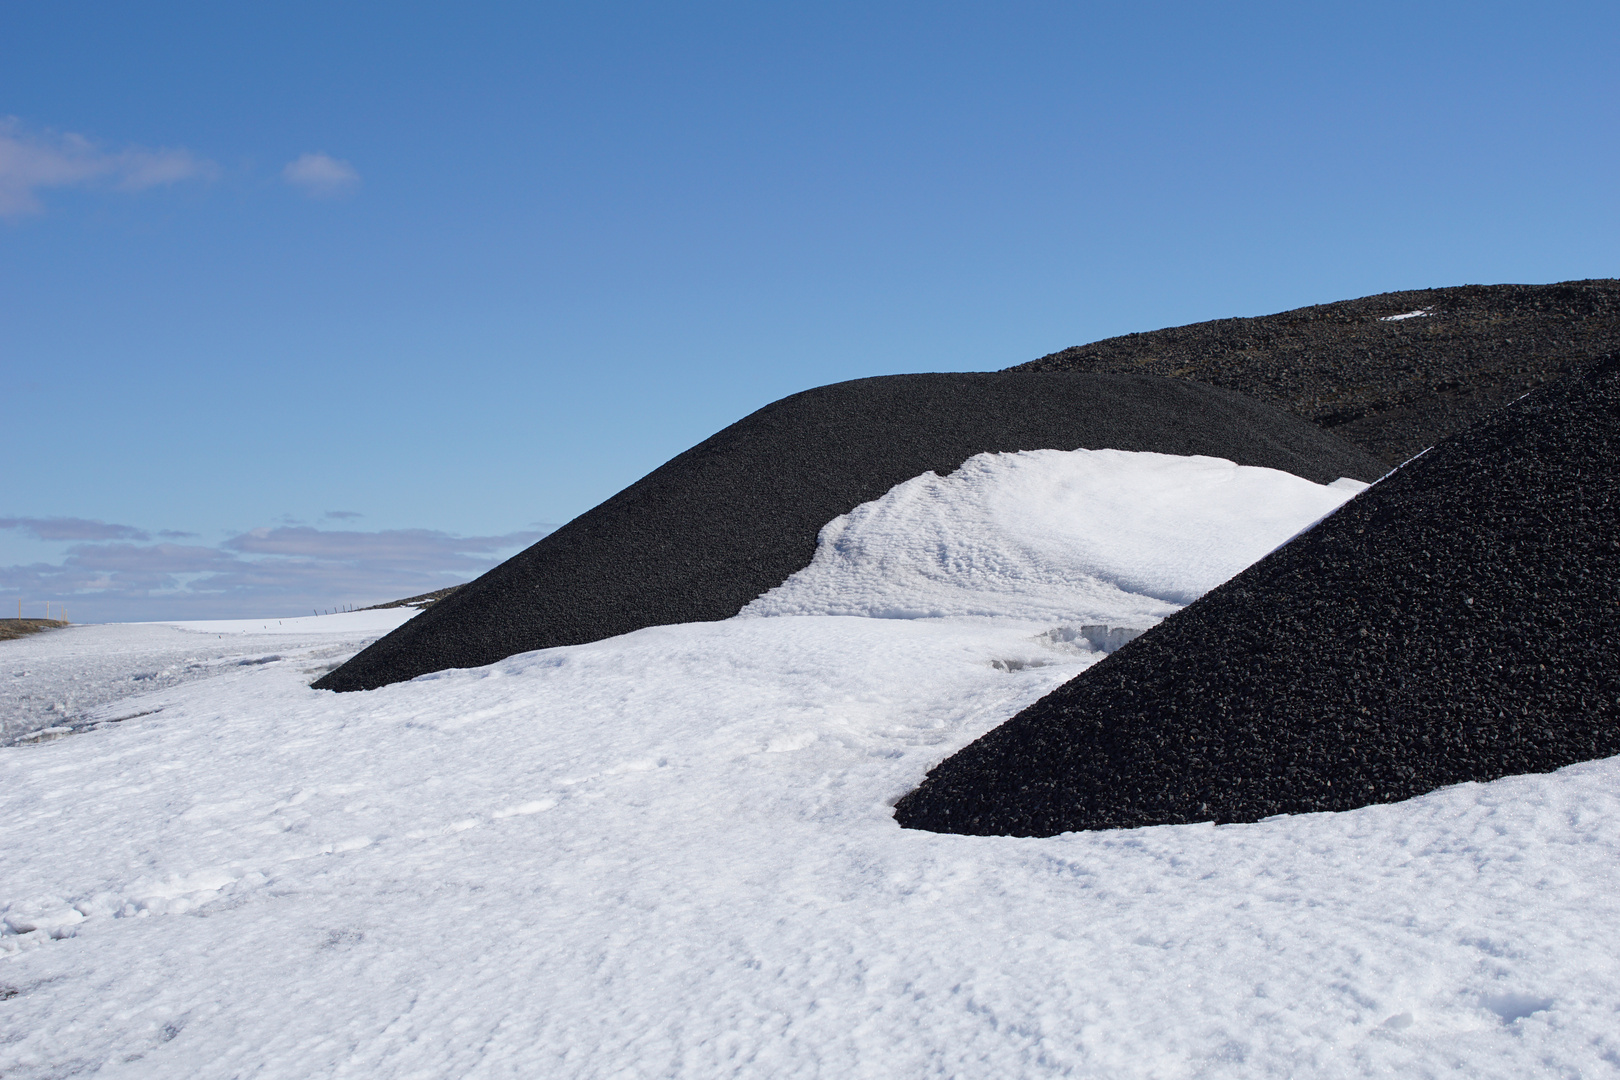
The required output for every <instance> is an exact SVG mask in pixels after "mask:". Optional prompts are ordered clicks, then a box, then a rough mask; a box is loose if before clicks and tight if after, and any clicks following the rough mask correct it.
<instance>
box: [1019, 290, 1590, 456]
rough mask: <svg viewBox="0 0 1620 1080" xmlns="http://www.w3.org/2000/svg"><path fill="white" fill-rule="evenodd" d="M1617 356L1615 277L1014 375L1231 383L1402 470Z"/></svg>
mask: <svg viewBox="0 0 1620 1080" xmlns="http://www.w3.org/2000/svg"><path fill="white" fill-rule="evenodd" d="M1402 316H1406V317H1402ZM1617 349H1620V281H1615V280H1612V279H1603V280H1595V281H1570V282H1564V283H1562V284H1558V285H1464V286H1460V287H1457V288H1449V289H1423V290H1417V291H1412V292H1393V293H1384V294H1382V295H1380V296H1368V297H1363V298H1362V299H1360V300H1345V301H1342V302H1340V303H1336V304H1320V305H1317V306H1314V307H1306V308H1299V309H1298V310H1295V311H1285V312H1283V313H1281V314H1279V315H1267V316H1264V317H1261V318H1250V319H1217V320H1215V321H1213V322H1205V323H1195V324H1193V325H1191V326H1177V327H1172V328H1170V329H1167V330H1154V331H1152V332H1149V333H1142V334H1127V335H1126V336H1124V337H1117V338H1109V339H1107V340H1106V341H1098V342H1094V343H1092V344H1090V345H1077V346H1075V347H1073V348H1069V349H1064V350H1063V351H1062V352H1055V353H1052V354H1050V355H1049V356H1043V357H1041V358H1040V359H1039V360H1033V361H1031V362H1029V363H1027V364H1022V365H1020V366H1018V367H1015V368H1012V369H1010V370H1012V371H1098V372H1149V373H1151V374H1154V375H1166V376H1172V377H1175V378H1184V379H1191V380H1193V381H1195V382H1201V383H1208V384H1210V385H1212V386H1224V387H1226V388H1228V389H1230V390H1236V391H1238V392H1239V393H1243V394H1248V395H1250V396H1251V397H1255V398H1259V399H1260V400H1261V401H1268V402H1270V403H1271V404H1273V405H1277V406H1279V407H1281V408H1284V409H1287V410H1288V411H1290V412H1292V413H1295V414H1297V415H1299V416H1303V417H1305V418H1306V419H1308V420H1311V421H1312V422H1314V423H1317V424H1320V425H1322V426H1323V427H1325V428H1327V429H1328V430H1330V431H1332V432H1334V433H1335V434H1338V435H1340V436H1342V437H1343V438H1345V439H1346V440H1348V441H1349V442H1352V443H1355V444H1356V445H1357V446H1361V447H1363V448H1365V449H1367V450H1370V451H1371V452H1372V453H1374V454H1377V455H1378V456H1379V457H1380V458H1382V459H1383V460H1384V461H1386V462H1388V463H1389V464H1391V465H1398V464H1400V463H1401V462H1402V461H1405V460H1406V459H1407V458H1409V457H1411V456H1412V455H1413V454H1415V453H1417V452H1419V451H1420V450H1422V449H1423V448H1424V447H1427V446H1433V445H1434V444H1435V443H1437V442H1439V441H1440V440H1441V439H1442V438H1444V437H1446V436H1448V435H1453V434H1456V433H1457V432H1459V431H1461V430H1462V429H1463V428H1465V427H1467V426H1468V425H1469V424H1470V423H1472V422H1473V421H1475V420H1477V419H1479V418H1481V417H1483V416H1484V415H1486V414H1487V413H1489V412H1491V411H1492V410H1494V409H1497V408H1500V407H1501V406H1503V405H1505V404H1507V403H1508V402H1509V401H1512V400H1513V399H1514V398H1515V397H1517V396H1519V395H1520V394H1522V393H1525V392H1526V391H1528V390H1532V389H1534V388H1535V387H1537V386H1540V385H1543V384H1545V383H1547V382H1550V381H1551V380H1553V379H1555V378H1557V377H1558V376H1559V375H1560V374H1561V373H1562V372H1564V371H1565V370H1568V369H1570V368H1571V367H1572V366H1573V368H1577V369H1578V368H1580V367H1582V366H1583V365H1585V364H1587V363H1590V362H1591V361H1592V360H1593V359H1594V358H1596V357H1598V356H1602V355H1605V354H1607V353H1609V352H1612V351H1615V350H1617Z"/></svg>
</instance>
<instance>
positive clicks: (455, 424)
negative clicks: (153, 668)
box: [0, 3, 1620, 620]
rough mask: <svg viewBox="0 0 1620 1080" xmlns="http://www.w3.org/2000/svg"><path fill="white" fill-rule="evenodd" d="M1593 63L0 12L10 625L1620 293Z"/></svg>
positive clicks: (929, 34) (416, 557) (233, 8)
mask: <svg viewBox="0 0 1620 1080" xmlns="http://www.w3.org/2000/svg"><path fill="white" fill-rule="evenodd" d="M1617 31H1620V9H1617V8H1616V7H1615V6H1614V5H1612V4H1597V3H1591V4H1538V5H1531V4H1492V3H1472V4H1466V5H1464V4H1431V5H1381V4H1358V5H1348V4H1340V5H1312V4H1290V5H1281V4H1277V5H1269V4H1265V5H1207V4H1152V3H1147V4H1132V5H1087V4H1062V5H1059V4H1039V3H1028V4H999V5H990V4H956V3H928V4H921V3H919V4H893V3H890V4H885V3H876V4H871V3H866V4H818V5H801V6H797V7H790V6H788V5H778V4H680V5H675V4H668V5H663V4H659V5H642V4H600V5H547V4H510V5H507V4H474V5H395V4H391V5H373V4H358V3H357V4H349V5H331V4H282V5H254V6H249V5H219V4H159V5H141V6H135V5H120V4H111V3H107V4H75V3H63V4H28V5H25V4H15V3H7V4H3V5H0V117H6V118H7V119H5V120H4V121H3V126H0V409H3V412H0V417H3V422H4V424H5V427H6V429H7V430H8V431H9V432H10V435H11V437H10V439H9V440H8V446H9V452H8V454H7V455H6V465H5V467H4V469H3V471H0V613H3V612H5V611H6V610H7V609H8V608H10V609H11V610H14V607H15V602H16V599H17V598H18V597H21V598H23V599H24V600H26V601H28V602H29V604H31V605H32V606H31V607H30V608H28V609H27V610H30V611H34V613H36V614H38V613H42V612H43V604H42V602H43V601H45V600H47V599H49V600H52V601H54V602H65V603H66V604H67V608H68V614H69V615H70V616H72V617H75V618H76V619H81V618H82V619H86V620H90V619H126V618H170V617H177V616H198V617H200V616H206V615H233V614H279V613H286V614H296V613H297V612H299V611H305V610H309V609H311V608H313V607H322V608H324V607H331V606H336V605H339V604H347V603H370V602H375V601H379V600H384V599H390V598H392V597H394V596H397V595H400V594H401V593H402V592H405V591H412V590H416V591H420V589H419V588H418V586H420V587H421V588H428V587H434V586H436V585H438V584H444V583H448V582H451V581H455V580H463V579H465V578H467V577H468V576H470V575H472V574H474V573H476V572H478V571H479V570H481V569H483V568H485V567H487V566H489V565H492V564H493V563H494V562H495V561H498V560H499V558H501V557H504V556H505V555H508V554H510V553H511V552H513V551H515V550H518V548H519V547H520V546H521V545H523V544H526V543H528V542H531V541H532V540H533V539H534V538H535V537H536V536H538V535H541V534H542V533H543V531H544V530H545V529H546V528H547V527H549V526H551V525H555V524H558V523H561V522H564V521H567V520H568V519H569V518H571V517H573V516H574V515H576V514H578V513H580V512H582V511H584V510H586V509H589V508H590V507H591V506H592V505H594V504H595V503H597V502H599V501H601V500H602V499H603V498H605V497H607V496H608V495H611V494H612V493H613V492H614V491H617V490H619V489H620V488H622V487H623V486H625V485H626V484H628V483H631V482H632V481H634V480H635V479H636V478H638V477H639V476H641V475H643V474H644V473H646V472H647V471H649V470H650V469H652V468H654V467H656V466H657V465H658V464H660V463H661V462H663V461H664V460H666V459H668V458H669V457H671V456H672V455H674V454H676V453H678V452H679V451H681V450H683V449H685V448H686V447H688V446H690V445H692V444H694V443H696V442H698V441H700V440H701V439H703V438H705V437H706V436H708V435H709V434H711V433H712V432H714V431H715V430H717V429H719V428H721V427H723V426H725V425H726V424H728V423H730V422H732V421H733V420H736V419H738V418H739V417H741V416H743V415H746V414H747V413H748V412H750V411H752V410H753V409H756V408H758V407H759V406H761V405H764V404H766V403H767V402H769V401H772V400H774V399H776V398H778V397H781V396H783V395H785V394H789V393H793V392H795V391H798V390H803V389H806V388H809V387H812V386H816V385H820V384H823V383H827V382H832V381H836V380H839V379H847V378H854V377H859V376H864V375H875V374H884V373H890V372H903V371H930V370H934V371H954V370H986V369H995V368H1000V367H1005V366H1007V365H1010V364H1015V363H1019V362H1022V361H1024V360H1028V359H1031V358H1033V357H1035V356H1039V355H1041V354H1043V353H1046V352H1050V351H1053V350H1055V349H1059V348H1063V347H1065V346H1068V345H1073V344H1078V343H1081V342H1085V341H1090V340H1095V339H1097V338H1101V337H1107V336H1110V335H1113V334H1119V333H1126V332H1129V331H1133V330H1147V329H1153V328H1157V327H1160V326H1167V325H1176V324H1180V323H1186V322H1192V321H1196V320H1201V319H1208V318H1219V317H1224V316H1230V315H1254V314H1264V313H1269V312H1273V311H1280V310H1284V309H1287V308H1291V307H1297V306H1300V305H1303V304H1309V303H1320V302H1327V301H1332V300H1339V299H1345V298H1348V297H1353V296H1361V295H1365V294H1368V293H1374V292H1382V291H1387V290H1392V289H1402V288H1421V287H1426V286H1436V285H1453V284H1463V283H1469V282H1502V281H1526V282H1544V281H1557V280H1565V279H1571V278H1581V277H1608V276H1614V275H1615V274H1616V273H1617V265H1616V262H1617V260H1616V239H1617V233H1620V230H1617V224H1620V200H1617V199H1616V198H1615V179H1614V178H1615V176H1616V175H1620V170H1617V168H1616V166H1617V165H1620V153H1617V145H1616V133H1617V124H1616V120H1617V118H1620V93H1617V90H1620V85H1617V84H1620V76H1617V75H1616V71H1617V70H1620V65H1616V64H1615V63H1614V61H1613V57H1614V55H1615V53H1616V51H1617V46H1620V40H1617V38H1620V35H1617ZM98 530H99V531H98ZM35 609H37V610H35Z"/></svg>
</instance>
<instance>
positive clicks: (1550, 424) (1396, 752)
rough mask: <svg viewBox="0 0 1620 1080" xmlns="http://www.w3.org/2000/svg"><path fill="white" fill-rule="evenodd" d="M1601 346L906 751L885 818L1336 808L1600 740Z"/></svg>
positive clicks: (1607, 368)
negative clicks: (1016, 704) (1594, 358)
mask: <svg viewBox="0 0 1620 1080" xmlns="http://www.w3.org/2000/svg"><path fill="white" fill-rule="evenodd" d="M1617 427H1620V358H1610V359H1608V360H1606V361H1603V362H1601V363H1599V364H1597V365H1595V366H1593V367H1592V368H1590V369H1589V370H1587V371H1586V372H1584V373H1580V374H1574V375H1571V376H1568V377H1566V378H1565V379H1564V380H1562V381H1561V382H1559V383H1557V384H1554V385H1553V386H1551V387H1547V388H1545V389H1542V390H1538V391H1536V392H1535V393H1533V394H1531V395H1530V396H1528V397H1527V398H1525V399H1524V400H1522V401H1519V402H1517V403H1514V404H1512V405H1510V406H1509V407H1508V408H1506V409H1504V410H1502V411H1500V412H1498V413H1497V414H1495V415H1494V416H1492V417H1490V418H1488V419H1486V420H1484V421H1482V422H1480V423H1479V424H1477V425H1476V426H1475V427H1473V428H1471V429H1469V430H1468V431H1467V432H1465V433H1463V434H1462V435H1459V436H1456V437H1454V438H1452V439H1450V440H1447V441H1446V442H1444V443H1442V444H1441V445H1440V446H1438V447H1437V448H1435V449H1434V450H1432V451H1430V452H1429V453H1427V454H1425V455H1424V456H1422V457H1420V458H1419V459H1417V460H1416V461H1414V462H1412V463H1411V464H1409V465H1407V466H1406V467H1405V468H1403V469H1401V470H1400V471H1399V472H1397V473H1395V474H1394V475H1393V476H1391V477H1389V478H1388V479H1386V480H1384V481H1383V482H1381V483H1379V484H1377V485H1376V486H1374V487H1373V488H1371V489H1369V490H1368V491H1366V492H1364V493H1362V494H1361V495H1358V496H1357V497H1356V498H1355V499H1353V500H1351V501H1350V502H1349V503H1347V504H1346V505H1345V506H1344V507H1343V508H1342V509H1341V510H1340V511H1339V512H1338V513H1336V514H1335V515H1333V516H1331V517H1329V518H1328V519H1327V520H1325V521H1324V522H1322V523H1321V524H1319V525H1318V526H1316V528H1314V529H1312V530H1311V531H1310V532H1307V533H1305V534H1304V535H1302V536H1300V537H1298V538H1296V539H1295V540H1293V541H1291V542H1290V543H1288V544H1286V545H1285V546H1283V547H1282V548H1280V549H1278V550H1277V551H1275V552H1273V553H1272V554H1271V555H1269V556H1267V557H1266V558H1265V559H1263V560H1261V561H1260V562H1258V563H1256V564H1255V565H1254V566H1252V567H1250V568H1249V569H1248V570H1246V571H1244V572H1243V573H1242V574H1240V575H1238V576H1237V577H1236V578H1233V579H1232V580H1231V581H1229V582H1227V583H1226V584H1225V585H1222V586H1221V587H1220V588H1218V589H1215V590H1214V591H1212V592H1210V593H1209V594H1207V595H1206V596H1204V597H1203V598H1202V599H1201V600H1199V601H1198V602H1196V603H1194V604H1192V605H1190V606H1189V607H1187V608H1186V609H1184V610H1183V611H1181V612H1179V613H1177V614H1176V615H1174V616H1172V617H1171V618H1169V619H1167V620H1165V621H1164V622H1163V623H1161V624H1160V625H1159V626H1157V627H1155V628H1154V629H1153V630H1150V631H1149V632H1148V633H1146V634H1144V635H1143V636H1142V637H1140V638H1138V639H1137V640H1135V641H1134V642H1132V643H1130V644H1129V645H1126V646H1125V647H1124V648H1123V649H1121V650H1120V651H1118V652H1116V653H1114V654H1113V655H1111V656H1109V657H1108V658H1107V659H1105V660H1103V661H1102V662H1100V663H1099V664H1097V665H1096V666H1095V667H1093V668H1091V669H1089V670H1088V671H1086V672H1085V673H1084V674H1082V675H1080V676H1079V677H1077V678H1075V679H1073V680H1071V681H1070V682H1068V683H1065V684H1064V685H1063V686H1061V687H1059V688H1058V689H1057V690H1055V691H1053V692H1052V693H1050V694H1048V695H1047V696H1046V697H1044V698H1042V699H1041V700H1040V701H1038V702H1036V703H1035V704H1034V705H1031V706H1030V707H1029V708H1027V709H1025V710H1024V711H1023V712H1021V713H1019V714H1018V715H1017V716H1015V717H1013V718H1012V719H1011V720H1009V721H1007V723H1005V724H1003V725H1001V726H1000V727H998V728H996V729H995V730H994V731H991V732H990V733H989V734H987V735H985V736H984V737H983V738H981V739H979V740H978V741H977V742H974V743H973V744H971V745H970V746H968V747H966V748H965V749H963V750H962V751H961V752H959V753H957V754H955V755H953V756H952V757H950V758H949V759H947V760H946V761H945V762H943V763H942V764H940V765H939V766H938V767H936V768H935V769H934V770H933V771H932V772H930V773H929V774H928V778H927V780H926V781H925V782H924V783H923V784H922V785H921V786H920V787H919V788H917V790H915V791H913V792H911V793H910V794H908V795H906V796H905V797H904V798H903V799H901V800H900V802H899V803H898V805H897V806H896V812H895V816H896V818H897V819H898V820H899V822H900V824H902V825H904V826H907V827H909V828H916V829H930V830H934V831H938V832H958V833H972V834H981V835H984V834H1010V835H1017V836H1047V835H1052V834H1055V833H1059V832H1067V831H1071V830H1077V829H1104V828H1123V827H1133V826H1140V825H1157V824H1173V823H1183V822H1193V821H1210V820H1213V821H1216V822H1235V821H1256V820H1258V819H1260V818H1263V817H1266V816H1268V815H1271V814H1283V813H1303V812H1307V811H1314V810H1348V809H1352V808H1354V807H1358V806H1365V805H1367V804H1369V803H1378V802H1390V801H1394V800H1398V799H1405V798H1410V797H1412V796H1414V795H1419V794H1422V793H1423V792H1427V791H1432V790H1434V789H1435V788H1438V787H1441V786H1443V785H1446V784H1455V783H1460V782H1463V781H1469V780H1478V781H1485V780H1493V779H1496V778H1498V777H1502V776H1507V775H1511V774H1515V773H1532V772H1546V771H1549V770H1552V769H1557V768H1560V767H1562V766H1565V765H1570V764H1573V763H1575V762H1579V761H1587V760H1591V759H1594V758H1600V757H1606V756H1608V755H1612V754H1616V753H1620V715H1617V714H1620V527H1617V526H1620V517H1617V515H1620V435H1617Z"/></svg>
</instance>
